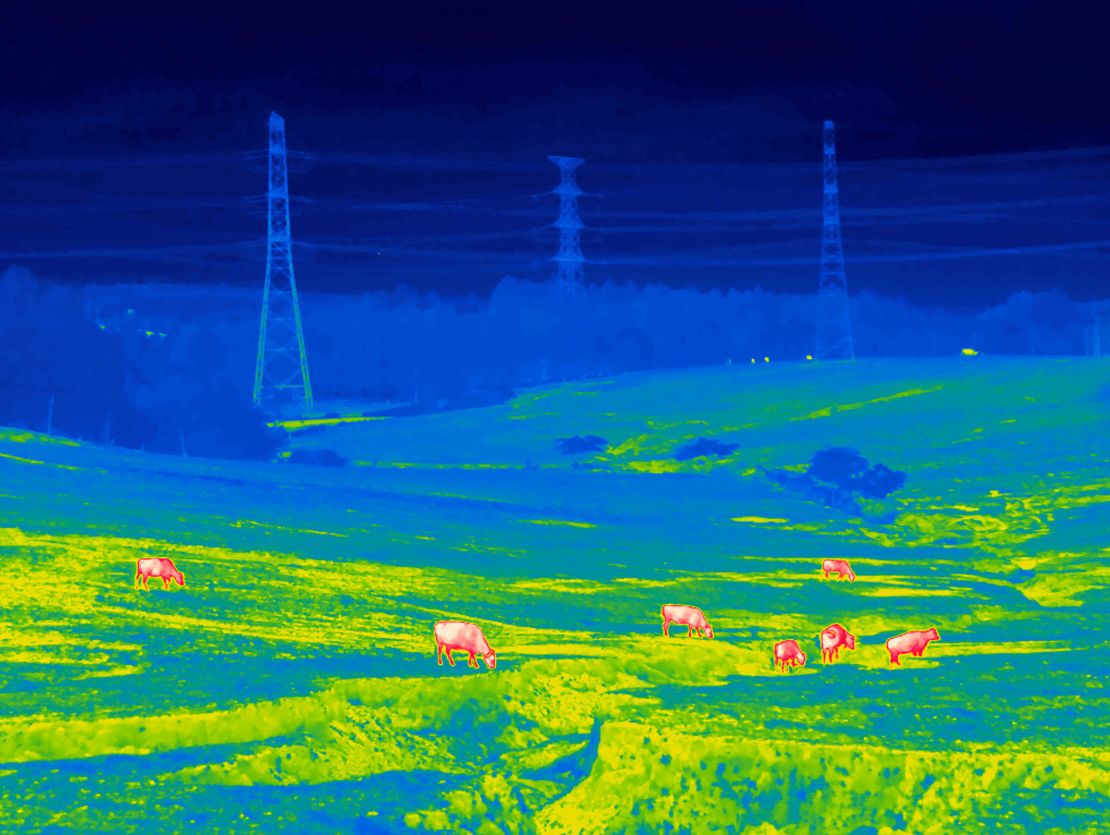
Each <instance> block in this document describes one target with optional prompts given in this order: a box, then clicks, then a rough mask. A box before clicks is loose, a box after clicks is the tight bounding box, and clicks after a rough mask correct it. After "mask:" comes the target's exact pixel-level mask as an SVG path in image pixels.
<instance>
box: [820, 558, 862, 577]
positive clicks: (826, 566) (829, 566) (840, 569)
mask: <svg viewBox="0 0 1110 835" xmlns="http://www.w3.org/2000/svg"><path fill="white" fill-rule="evenodd" d="M821 570H822V571H824V572H825V579H826V580H827V579H829V572H830V571H835V572H836V573H837V574H839V575H840V579H842V580H843V579H844V578H845V577H847V578H848V579H849V580H855V579H856V572H854V571H852V566H850V565H848V561H847V560H823V561H822V562H821Z"/></svg>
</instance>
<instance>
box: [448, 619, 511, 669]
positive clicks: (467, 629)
mask: <svg viewBox="0 0 1110 835" xmlns="http://www.w3.org/2000/svg"><path fill="white" fill-rule="evenodd" d="M433 632H434V634H435V639H436V663H437V664H439V665H440V666H442V665H443V654H444V653H445V652H446V653H447V661H448V662H449V663H450V664H451V666H452V667H454V666H455V659H453V658H452V657H451V653H452V651H454V650H456V649H461V650H462V651H463V652H465V653H466V654H467V656H468V657H467V659H466V666H468V667H477V666H478V661H477V660H476V658H475V656H477V655H481V656H482V660H483V661H485V662H486V666H487V667H489V668H490V669H491V670H492V669H493V668H494V667H496V666H497V653H495V652H494V651H493V649H492V648H491V647H490V645H489V642H488V641H487V640H486V636H485V635H484V634H482V629H481V627H478V626H475V625H474V624H473V623H465V622H463V621H457V620H441V621H439V623H437V624H436V625H435V629H434V630H433Z"/></svg>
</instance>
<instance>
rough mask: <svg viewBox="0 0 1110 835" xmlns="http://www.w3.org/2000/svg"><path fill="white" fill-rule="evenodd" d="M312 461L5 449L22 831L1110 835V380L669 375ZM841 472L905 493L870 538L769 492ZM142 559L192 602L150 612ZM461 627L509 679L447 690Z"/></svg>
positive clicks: (10, 810) (1058, 362)
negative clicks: (665, 623)
mask: <svg viewBox="0 0 1110 835" xmlns="http://www.w3.org/2000/svg"><path fill="white" fill-rule="evenodd" d="M567 438H587V439H591V440H590V443H577V444H570V443H567V442H565V439H567ZM560 439H564V441H563V442H562V443H560ZM289 444H290V446H289V450H287V452H289V453H290V454H289V456H288V457H287V458H286V459H285V460H279V461H277V462H272V463H258V464H244V463H230V462H223V461H215V460H206V459H200V458H185V457H171V456H162V455H152V454H146V453H141V452H135V451H129V450H122V449H114V448H106V447H101V446H96V445H91V444H86V443H80V442H75V441H68V440H65V439H59V438H50V437H47V436H42V435H37V434H34V433H28V432H24V431H20V430H14V429H11V430H3V432H2V433H0V605H2V608H0V830H3V831H17V830H18V831H26V832H39V831H43V832H45V831H62V830H63V829H64V830H66V831H80V832H98V831H107V830H112V831H133V832H143V833H150V832H180V831H198V832H201V831H211V832H231V831H236V832H238V831H244V832H247V831H258V832H273V831H278V830H279V829H281V828H282V827H284V828H286V829H288V830H290V831H297V832H305V833H315V832H320V833H335V832H406V831H426V830H431V831H459V832H463V831H465V832H479V833H495V832H552V833H554V832H567V833H572V832H620V831H627V832H640V831H644V832H667V831H691V832H707V831H729V827H734V828H735V831H740V830H742V829H744V828H752V829H754V830H756V831H762V832H778V831H783V832H811V831H825V832H852V831H857V830H858V831H870V832H878V831H881V832H898V831H912V832H923V831H930V832H931V831H935V832H974V831H1015V832H1018V831H1025V832H1033V831H1048V830H1052V829H1058V830H1066V831H1077V832H1096V831H1100V830H1101V831H1105V828H1106V825H1107V821H1108V816H1110V801H1108V796H1110V754H1108V753H1107V751H1110V710H1108V701H1107V695H1106V691H1105V687H1106V682H1107V681H1108V680H1110V678H1108V677H1107V675H1106V673H1107V670H1108V667H1110V663H1108V662H1110V653H1108V650H1110V608H1108V604H1110V591H1108V590H1110V568H1108V557H1110V361H1106V360H1094V359H1054V358H1021V359H1018V358H1014V359H1007V358H991V357H983V356H976V357H958V358H953V359H952V360H928V361H897V362H896V361H857V362H855V363H850V364H831V365H823V366H822V365H817V364H815V363H802V364H793V365H785V364H784V365H776V364H768V365H759V366H753V367H750V368H749V367H747V366H744V367H741V366H724V367H717V368H702V369H690V370H684V371H672V372H665V373H663V372H660V373H650V374H647V373H645V374H636V375H628V376H623V377H618V378H614V379H597V380H589V381H578V382H573V383H566V384H563V385H556V386H550V387H546V388H543V389H532V390H527V391H524V392H521V393H520V394H519V395H518V396H517V397H516V398H515V399H514V400H512V401H510V402H508V403H506V404H503V405H499V406H493V407H487V408H482V409H473V410H466V411H458V412H449V413H442V414H435V415H427V416H418V417H407V418H390V419H386V420H379V421H364V422H359V423H355V424H349V425H345V424H343V423H337V424H336V425H329V426H326V427H323V428H312V427H310V428H305V429H300V430H296V431H292V432H291V434H290V442H289ZM828 447H850V448H853V449H856V450H858V451H859V452H860V453H861V454H862V455H863V456H866V457H867V459H868V460H869V461H871V462H881V463H882V464H883V465H886V466H888V467H890V468H892V469H894V470H898V471H902V472H905V473H906V481H905V484H904V486H903V487H902V488H901V489H899V490H897V491H896V492H894V493H892V494H891V495H889V496H888V497H886V498H884V499H882V500H877V501H863V500H861V503H860V504H861V507H862V513H861V515H858V516H854V517H853V516H850V515H848V513H846V512H845V511H843V510H842V509H836V508H833V507H828V506H825V505H823V504H822V503H821V502H819V501H816V500H814V499H813V498H810V497H806V496H804V495H801V494H799V493H796V492H791V491H790V490H788V489H785V488H783V487H782V486H781V485H780V484H776V483H774V482H773V481H772V480H771V479H769V478H767V476H766V475H765V472H764V470H766V469H771V468H776V469H779V470H787V471H790V470H796V471H798V472H801V471H803V470H804V469H805V466H806V464H807V462H808V461H809V460H810V458H811V457H812V455H813V454H814V453H815V452H817V451H819V450H821V449H824V448H828ZM310 450H331V451H333V453H334V454H335V455H337V456H339V457H340V458H342V459H344V460H345V461H346V462H347V463H346V464H345V465H343V466H336V467H321V466H312V465H308V464H304V463H297V459H298V458H299V459H301V460H309V459H310V458H311V455H308V457H306V455H307V452H306V451H310ZM699 450H703V451H706V454H701V455H699V454H696V453H698V451H699ZM761 468H764V469H761ZM157 557H161V558H169V559H172V560H173V562H174V564H175V566H176V567H177V568H178V569H179V570H180V571H181V572H182V573H183V574H184V576H185V577H186V578H187V582H186V585H184V586H181V585H179V584H177V583H173V584H171V585H169V586H168V587H167V588H164V587H163V583H162V582H155V583H151V584H150V588H149V590H144V589H142V588H136V585H135V577H136V564H137V561H138V560H140V559H150V558H157ZM826 558H835V559H846V560H849V561H850V563H851V568H852V570H853V571H854V573H855V575H856V576H855V580H854V582H849V581H847V580H845V581H843V582H841V581H840V579H839V578H838V577H837V576H836V575H835V574H834V575H833V576H832V577H831V578H830V579H825V575H824V572H823V571H822V562H823V560H824V559H826ZM666 603H682V604H690V605H695V606H697V607H699V608H700V609H701V610H702V611H703V612H704V613H705V617H706V618H707V619H708V621H709V623H711V624H712V629H713V639H712V640H704V639H699V638H696V637H695V638H688V637H687V636H686V632H687V630H686V629H682V628H677V629H675V628H672V629H671V634H670V637H669V638H664V637H663V635H662V632H661V629H660V623H661V621H660V611H661V606H662V605H663V604H666ZM438 621H464V622H468V623H474V624H477V625H479V626H480V627H481V629H482V631H483V633H484V635H485V638H486V639H488V642H489V645H490V646H492V648H493V649H494V650H495V651H496V668H495V669H493V670H490V669H488V668H487V665H486V664H484V663H480V666H479V668H478V669H474V668H472V667H469V668H468V666H467V665H466V664H456V666H454V667H451V666H449V665H447V664H443V665H442V666H440V665H437V663H436V642H435V640H434V638H433V627H434V624H435V623H436V622H438ZM830 624H841V625H842V626H843V628H844V629H845V630H847V631H849V632H850V633H851V634H852V635H853V636H854V638H855V646H854V649H851V650H845V651H841V652H840V653H839V656H838V658H837V660H836V661H835V663H828V664H824V663H822V660H821V656H822V653H821V644H820V640H819V636H820V634H821V632H822V630H824V629H825V628H826V627H828V626H829V625H830ZM930 628H935V629H936V630H937V632H938V633H939V636H940V640H938V641H934V642H932V643H930V644H929V645H928V648H927V649H926V650H925V651H924V654H923V655H922V656H921V657H914V656H913V655H909V654H907V655H903V656H902V657H901V659H900V661H901V667H900V668H899V667H893V666H891V665H890V663H889V656H888V653H887V650H886V647H885V645H884V643H885V641H886V640H887V639H888V638H891V637H892V636H895V635H898V634H900V633H903V632H907V631H910V630H928V629H930ZM787 639H793V640H796V641H797V642H798V644H799V646H800V647H801V649H802V650H803V651H804V652H805V653H806V655H807V663H806V664H805V666H804V667H797V668H794V669H793V670H791V671H789V672H785V673H783V672H779V671H777V670H776V669H775V662H774V657H773V647H774V645H775V644H776V643H777V642H779V641H782V640H787ZM458 657H464V656H463V655H462V653H459V655H458ZM456 660H457V659H456ZM860 827H863V829H860Z"/></svg>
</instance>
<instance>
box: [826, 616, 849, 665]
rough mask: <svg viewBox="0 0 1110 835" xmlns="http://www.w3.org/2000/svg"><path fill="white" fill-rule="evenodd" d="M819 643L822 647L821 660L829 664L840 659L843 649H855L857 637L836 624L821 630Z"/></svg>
mask: <svg viewBox="0 0 1110 835" xmlns="http://www.w3.org/2000/svg"><path fill="white" fill-rule="evenodd" d="M817 643H818V644H819V645H820V647H821V660H822V661H824V662H825V663H826V664H827V663H828V662H830V661H835V660H836V659H837V658H838V657H839V655H840V648H841V647H847V648H848V649H855V648H856V636H855V635H853V634H852V633H851V632H849V631H848V630H847V629H845V628H844V627H843V626H841V625H840V624H839V623H834V624H833V625H832V626H826V627H825V628H824V629H822V630H821V635H820V636H819V637H818V640H817Z"/></svg>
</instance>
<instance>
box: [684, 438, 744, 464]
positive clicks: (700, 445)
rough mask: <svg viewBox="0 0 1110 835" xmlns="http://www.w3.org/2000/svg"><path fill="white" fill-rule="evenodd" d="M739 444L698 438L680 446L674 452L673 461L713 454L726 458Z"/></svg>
mask: <svg viewBox="0 0 1110 835" xmlns="http://www.w3.org/2000/svg"><path fill="white" fill-rule="evenodd" d="M739 446H740V445H739V444H726V443H723V442H721V441H716V440H714V439H712V438H698V439H697V440H696V441H693V442H691V443H688V444H686V446H683V447H680V448H679V449H678V450H677V451H676V452H675V454H674V460H675V461H689V460H690V459H691V458H700V457H703V456H704V457H706V458H708V457H709V456H711V455H715V456H717V457H718V458H727V457H728V456H729V455H732V453H733V452H735V451H736V450H737V448H738V447H739Z"/></svg>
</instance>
